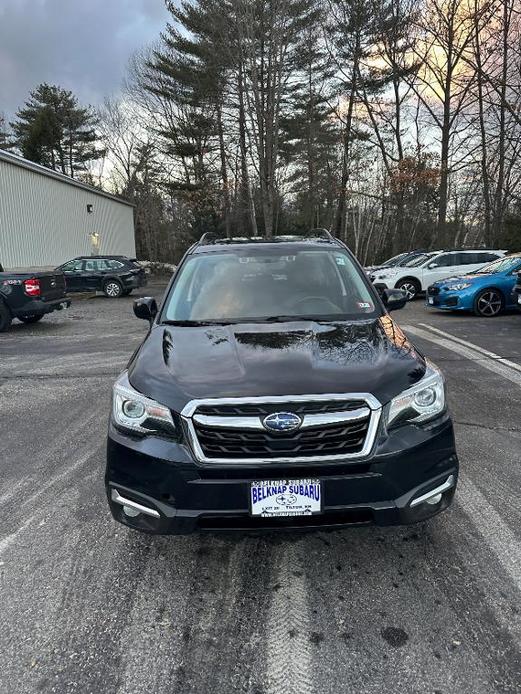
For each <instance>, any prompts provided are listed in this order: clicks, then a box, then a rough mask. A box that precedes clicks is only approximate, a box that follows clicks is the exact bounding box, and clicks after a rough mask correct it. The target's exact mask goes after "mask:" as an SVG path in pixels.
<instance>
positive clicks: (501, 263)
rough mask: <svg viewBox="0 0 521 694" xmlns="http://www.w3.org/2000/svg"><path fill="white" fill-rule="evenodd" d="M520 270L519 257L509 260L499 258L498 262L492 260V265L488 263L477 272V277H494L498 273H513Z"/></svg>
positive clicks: (520, 260) (512, 257) (520, 261)
mask: <svg viewBox="0 0 521 694" xmlns="http://www.w3.org/2000/svg"><path fill="white" fill-rule="evenodd" d="M518 269H521V257H519V256H511V257H510V258H500V259H499V260H494V262H493V263H489V264H488V265H485V267H482V268H481V269H480V270H477V273H476V274H478V275H495V274H496V273H498V272H514V270H518Z"/></svg>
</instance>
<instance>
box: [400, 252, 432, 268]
mask: <svg viewBox="0 0 521 694" xmlns="http://www.w3.org/2000/svg"><path fill="white" fill-rule="evenodd" d="M433 255H434V253H422V254H421V255H415V256H414V257H413V258H412V259H411V260H409V261H407V262H405V263H404V264H403V267H418V266H419V265H423V263H426V262H427V260H429V258H432V256H433Z"/></svg>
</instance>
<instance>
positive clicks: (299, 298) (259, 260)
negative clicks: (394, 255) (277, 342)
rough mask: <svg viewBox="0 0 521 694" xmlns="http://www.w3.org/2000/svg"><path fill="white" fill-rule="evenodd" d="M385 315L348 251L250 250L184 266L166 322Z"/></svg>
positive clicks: (193, 260) (201, 257) (193, 259)
mask: <svg viewBox="0 0 521 694" xmlns="http://www.w3.org/2000/svg"><path fill="white" fill-rule="evenodd" d="M379 315H381V309H380V308H379V307H377V306H376V305H375V303H374V298H373V295H372V293H371V291H370V289H369V288H368V287H367V285H366V283H365V282H364V280H363V278H362V276H361V275H360V272H359V271H358V269H357V267H356V266H355V264H354V263H353V261H352V260H351V258H350V257H349V255H348V254H347V253H345V252H344V251H341V250H338V251H331V250H328V251H326V250H322V249H318V250H316V249H313V250H311V249H296V248H295V249H293V248H292V249H289V250H287V252H286V251H283V252H281V249H276V251H273V250H269V249H266V248H258V249H252V248H244V249H237V250H233V251H229V252H224V253H219V252H215V253H207V254H201V255H195V256H192V257H191V258H189V259H188V260H187V261H186V263H184V264H183V265H182V267H181V268H180V270H179V272H178V276H177V278H176V281H175V284H174V286H173V290H172V291H171V293H170V295H169V297H168V299H167V302H166V305H165V309H164V310H163V313H162V320H163V322H174V323H175V322H182V323H186V322H187V323H190V322H193V323H197V322H205V323H206V322H210V323H223V322H245V321H264V322H268V321H277V320H293V319H315V320H342V319H353V318H354V317H372V316H379Z"/></svg>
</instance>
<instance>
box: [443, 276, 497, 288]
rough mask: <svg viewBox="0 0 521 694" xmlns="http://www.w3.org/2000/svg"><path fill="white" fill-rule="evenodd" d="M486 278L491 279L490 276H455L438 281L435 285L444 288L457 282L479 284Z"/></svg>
mask: <svg viewBox="0 0 521 694" xmlns="http://www.w3.org/2000/svg"><path fill="white" fill-rule="evenodd" d="M485 277H490V275H476V274H468V275H455V276H454V277H446V278H445V279H444V280H438V281H437V282H434V285H435V286H437V287H444V286H446V285H447V284H454V283H456V282H468V283H473V282H479V281H480V280H482V279H484V278H485Z"/></svg>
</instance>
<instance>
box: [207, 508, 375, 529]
mask: <svg viewBox="0 0 521 694" xmlns="http://www.w3.org/2000/svg"><path fill="white" fill-rule="evenodd" d="M371 523H374V515H373V512H372V510H371V509H368V508H353V509H343V510H340V511H325V512H324V513H321V514H317V515H314V516H289V517H281V518H277V517H272V518H261V517H259V516H249V515H247V514H245V513H237V514H232V515H224V514H223V515H218V516H211V515H207V516H200V517H199V520H198V521H197V525H198V527H199V528H201V530H241V529H245V530H250V529H251V530H257V529H259V530H270V529H274V530H275V529H277V528H286V529H288V530H291V529H292V528H318V527H324V526H326V527H328V526H329V527H334V526H343V525H370V524H371Z"/></svg>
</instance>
